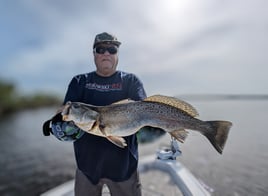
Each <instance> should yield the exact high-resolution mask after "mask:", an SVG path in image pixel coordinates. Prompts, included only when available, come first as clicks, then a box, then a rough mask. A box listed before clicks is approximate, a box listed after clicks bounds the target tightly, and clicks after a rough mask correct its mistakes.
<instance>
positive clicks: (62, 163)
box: [0, 100, 268, 196]
mask: <svg viewBox="0 0 268 196" xmlns="http://www.w3.org/2000/svg"><path fill="white" fill-rule="evenodd" d="M190 103H191V104H192V105H194V106H195V107H196V108H197V109H198V111H199V113H200V119H202V120H216V119H225V120H230V121H232V122H233V124H234V126H233V127H232V129H231V132H230V135H229V139H228V141H227V143H226V147H225V150H224V153H223V155H219V154H217V152H216V151H215V150H214V149H213V147H212V146H211V145H210V144H209V142H208V141H207V140H206V139H205V138H204V137H203V136H201V135H200V134H199V133H193V132H191V134H190V135H189V136H188V138H187V140H186V142H185V143H184V144H182V145H180V147H181V150H182V152H183V155H182V156H181V157H180V158H179V160H180V161H181V162H182V163H184V165H186V166H187V167H188V168H189V170H191V171H192V173H193V174H194V175H195V176H196V177H198V178H200V179H202V180H203V181H204V182H205V183H206V184H208V185H209V186H210V187H212V188H213V189H214V193H213V195H235V196H236V195H267V194H268V183H267V180H268V161H267V160H268V150H267V149H268V142H267V138H268V131H267V127H268V119H267V117H268V101H238V100H235V101H231V100H225V101H224V100H221V101H196V100H195V101H190ZM54 111H55V108H48V109H39V110H29V111H24V112H20V113H18V114H14V115H12V116H9V117H6V118H5V119H1V121H0V195H3V196H9V195H29V196H30V195H39V194H40V193H42V192H44V191H46V190H47V189H50V188H52V187H54V186H56V185H59V184H61V183H63V182H65V181H67V180H69V179H72V178H73V176H74V170H75V161H74V158H73V149H72V143H69V142H61V141H58V140H57V139H56V138H54V137H53V136H52V137H44V136H42V130H41V127H42V123H43V121H44V120H46V119H47V118H49V117H50V116H52V115H53V113H54ZM168 143H169V138H168V136H167V135H166V136H165V137H163V138H161V139H160V140H158V141H157V142H154V143H152V144H147V145H142V146H140V154H141V156H142V155H147V154H151V153H154V152H155V150H156V148H157V147H158V146H159V145H164V144H168ZM167 195H168V193H167Z"/></svg>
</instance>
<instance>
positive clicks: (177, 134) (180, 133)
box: [169, 129, 188, 143]
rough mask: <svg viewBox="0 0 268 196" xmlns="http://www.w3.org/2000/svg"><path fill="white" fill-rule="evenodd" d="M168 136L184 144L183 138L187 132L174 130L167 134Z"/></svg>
mask: <svg viewBox="0 0 268 196" xmlns="http://www.w3.org/2000/svg"><path fill="white" fill-rule="evenodd" d="M169 134H170V135H171V136H173V137H175V138H176V139H177V140H178V141H179V142H182V143H183V142H184V140H185V138H186V137H187V136H188V132H187V131H185V130H184V129H179V130H175V131H172V132H169Z"/></svg>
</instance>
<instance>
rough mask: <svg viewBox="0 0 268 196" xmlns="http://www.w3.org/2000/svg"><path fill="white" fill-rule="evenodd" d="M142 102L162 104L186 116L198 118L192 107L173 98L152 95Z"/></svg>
mask: <svg viewBox="0 0 268 196" xmlns="http://www.w3.org/2000/svg"><path fill="white" fill-rule="evenodd" d="M144 101H149V102H158V103H163V104H166V105H170V106H173V107H176V108H179V109H181V110H183V111H184V112H186V113H187V114H189V115H191V116H192V117H196V116H198V112H197V111H196V109H195V108H194V107H193V106H192V105H190V104H189V103H187V102H185V101H182V100H180V99H177V98H175V97H168V96H164V95H153V96H150V97H147V98H146V99H144Z"/></svg>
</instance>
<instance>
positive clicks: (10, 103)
mask: <svg viewBox="0 0 268 196" xmlns="http://www.w3.org/2000/svg"><path fill="white" fill-rule="evenodd" d="M58 104H60V99H59V98H58V97H57V96H53V95H48V94H43V93H37V94H34V95H28V96H22V95H19V94H18V92H17V91H16V87H15V85H14V84H12V83H10V82H5V81H3V80H0V116H1V115H5V114H8V113H12V112H15V111H18V110H21V109H28V108H37V107H44V106H52V105H58Z"/></svg>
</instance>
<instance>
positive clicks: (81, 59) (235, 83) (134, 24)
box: [0, 0, 268, 94]
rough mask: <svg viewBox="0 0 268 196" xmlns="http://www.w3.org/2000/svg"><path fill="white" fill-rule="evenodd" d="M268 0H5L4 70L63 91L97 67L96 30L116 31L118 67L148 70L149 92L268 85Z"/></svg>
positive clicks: (25, 83)
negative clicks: (12, 0)
mask: <svg viewBox="0 0 268 196" xmlns="http://www.w3.org/2000/svg"><path fill="white" fill-rule="evenodd" d="M266 4H267V3H266V1H264V0H257V1H254V2H251V1H241V0H237V1H230V0H229V1H224V2H218V1H212V0H203V1H200V2H194V1H189V0H182V1H176V0H170V1H162V0H154V1H153V0H150V1H141V0H137V1H135V2H134V1H133V2H126V1H123V0H116V1H97V2H90V1H86V0H79V1H75V2H74V1H68V0H67V1H65V0H59V1H38V2H36V1H34V0H24V1H20V3H18V4H12V3H5V4H4V7H5V8H6V9H3V12H1V17H0V18H2V19H0V21H1V22H3V23H4V24H5V25H4V26H5V27H7V28H4V30H2V31H0V33H1V34H0V35H1V36H2V37H4V42H3V46H2V48H1V50H0V51H1V54H0V59H1V60H0V63H1V70H2V71H1V74H0V75H1V76H2V77H10V78H13V79H14V81H16V82H17V83H18V84H19V88H21V89H23V90H29V91H34V90H42V89H46V90H51V91H56V92H60V93H62V94H63V93H64V92H65V90H66V86H67V84H68V82H69V80H70V79H71V77H72V76H74V75H75V74H78V73H82V72H87V71H91V70H94V64H93V59H92V48H91V47H92V43H93V39H94V36H95V35H96V34H97V33H100V32H103V31H109V32H111V33H114V34H116V35H117V36H118V38H119V40H120V41H121V42H122V46H121V48H120V63H119V67H118V68H119V69H122V70H125V71H129V72H134V73H136V74H137V75H138V76H140V78H141V79H142V80H143V81H144V83H145V85H146V89H147V91H148V92H149V93H151V92H156V93H157V92H158V93H161V92H163V93H167V94H177V93H196V92H198V93H264V92H265V89H268V88H267V85H266V84H268V82H267V79H266V76H265V73H267V71H268V70H267V69H268V68H267V66H266V65H267V62H268V60H267V57H266V56H267V55H266V54H265V53H266V52H265V51H267V49H268V48H267V47H268V40H267V31H268V19H267V18H268V17H267V15H268V14H267V12H266V10H265V5H266ZM4 10H7V11H4ZM1 11H2V9H1ZM3 18H6V20H5V19H3ZM2 51H3V52H2ZM3 73H4V74H3ZM252 73H255V74H252Z"/></svg>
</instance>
